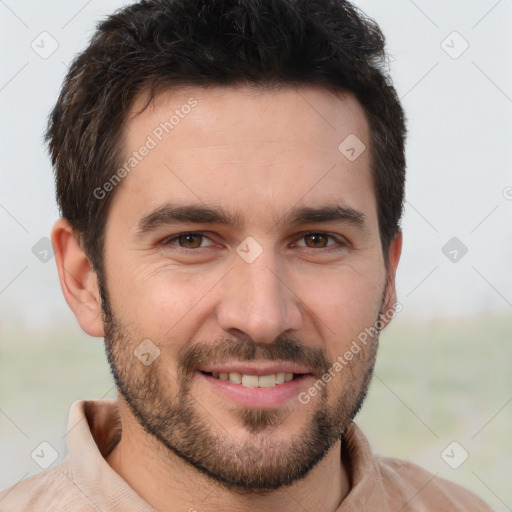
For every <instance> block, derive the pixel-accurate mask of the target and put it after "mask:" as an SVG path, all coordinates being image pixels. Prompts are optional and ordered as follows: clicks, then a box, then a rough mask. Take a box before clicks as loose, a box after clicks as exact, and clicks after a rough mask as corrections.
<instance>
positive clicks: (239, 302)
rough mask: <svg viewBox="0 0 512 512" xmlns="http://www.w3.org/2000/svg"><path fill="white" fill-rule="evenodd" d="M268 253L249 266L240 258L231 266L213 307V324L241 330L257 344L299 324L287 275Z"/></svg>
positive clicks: (296, 303) (297, 303)
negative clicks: (219, 297) (217, 302)
mask: <svg viewBox="0 0 512 512" xmlns="http://www.w3.org/2000/svg"><path fill="white" fill-rule="evenodd" d="M268 252H270V251H268ZM268 252H267V251H264V252H263V254H262V255H261V256H260V257H259V258H257V259H256V260H255V261H253V262H252V263H247V262H245V261H243V260H241V259H240V260H239V261H237V262H236V263H235V267H234V268H233V269H232V270H231V272H229V273H228V275H227V276H226V278H225V279H224V282H223V287H222V297H221V299H220V303H219V305H218V308H217V321H218V323H219V326H220V327H221V328H222V329H223V330H224V331H225V332H232V331H233V330H237V331H241V332H243V333H245V334H247V335H249V336H250V337H251V338H252V339H253V340H254V341H255V342H260V343H271V342H272V341H274V340H275V339H276V338H277V337H278V336H279V335H280V334H282V333H284V332H286V331H294V330H298V329H300V327H301V326H302V322H303V318H302V308H301V307H300V302H301V301H300V298H299V297H298V296H297V295H296V292H295V291H294V289H293V288H294V286H293V283H292V282H291V278H290V274H289V273H288V274H287V273H285V272H284V271H283V265H281V266H278V265H277V264H276V262H275V258H274V256H267V254H268Z"/></svg>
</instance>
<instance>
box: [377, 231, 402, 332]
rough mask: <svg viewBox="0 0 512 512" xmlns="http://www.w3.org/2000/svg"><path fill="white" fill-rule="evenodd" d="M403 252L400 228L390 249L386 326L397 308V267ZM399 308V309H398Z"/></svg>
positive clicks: (385, 312)
mask: <svg viewBox="0 0 512 512" xmlns="http://www.w3.org/2000/svg"><path fill="white" fill-rule="evenodd" d="M401 254H402V232H401V231H400V230H399V231H398V232H397V233H396V235H395V236H394V237H393V240H392V241H391V243H390V244H389V249H388V265H387V268H386V294H385V298H384V302H383V305H382V311H381V321H382V323H383V325H384V327H385V326H387V325H388V324H389V322H390V321H391V319H392V317H393V313H394V311H395V309H397V308H396V284H395V277H396V269H397V267H398V262H399V261H400V255H401ZM397 310H398V309H397Z"/></svg>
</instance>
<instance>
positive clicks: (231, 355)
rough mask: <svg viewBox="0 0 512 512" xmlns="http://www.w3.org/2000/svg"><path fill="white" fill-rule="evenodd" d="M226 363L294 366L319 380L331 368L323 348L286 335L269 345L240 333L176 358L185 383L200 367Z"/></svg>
mask: <svg viewBox="0 0 512 512" xmlns="http://www.w3.org/2000/svg"><path fill="white" fill-rule="evenodd" d="M228 360H229V361H232V360H236V361H255V360H266V361H280V362H291V363H297V364H300V365H301V366H304V367H305V368H308V371H309V372H310V373H312V374H313V375H315V376H317V377H319V378H320V377H321V376H322V375H324V374H325V373H326V372H327V371H328V370H329V368H330V367H331V366H332V364H331V362H330V361H329V359H328V357H327V354H326V352H325V350H324V349H323V348H316V347H307V346H306V345H304V344H303V343H301V342H300V341H298V340H297V339H295V338H292V337H290V336H288V335H286V334H282V335H279V336H278V337H277V338H276V339H275V340H274V341H272V342H271V343H261V342H256V341H254V340H253V339H252V338H251V337H250V336H248V335H245V334H243V333H241V334H240V335H239V336H237V337H229V338H225V339H222V340H219V341H217V342H215V343H198V344H196V345H194V346H193V347H190V348H189V349H187V350H185V351H184V352H182V353H181V354H179V356H178V372H179V373H181V378H182V379H184V380H185V381H186V380H187V379H188V378H190V377H191V376H192V375H193V373H194V372H195V371H196V370H197V368H198V367H199V366H200V365H202V364H204V363H212V362H218V363H222V362H225V361H228Z"/></svg>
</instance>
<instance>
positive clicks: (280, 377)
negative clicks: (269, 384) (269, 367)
mask: <svg viewBox="0 0 512 512" xmlns="http://www.w3.org/2000/svg"><path fill="white" fill-rule="evenodd" d="M292 375H293V374H292ZM284 379H285V377H284V373H276V384H284Z"/></svg>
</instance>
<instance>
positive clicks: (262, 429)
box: [100, 286, 384, 494]
mask: <svg viewBox="0 0 512 512" xmlns="http://www.w3.org/2000/svg"><path fill="white" fill-rule="evenodd" d="M100 293H101V297H102V311H103V322H104V328H105V348H106V354H107V358H108V361H109V364H110V369H111V372H112V375H113V377H114V380H115V383H116V386H117V389H118V392H119V393H120V395H121V396H122V398H123V399H124V401H125V402H126V404H127V405H128V407H129V409H130V411H131V413H132V414H133V416H134V417H135V418H136V419H137V421H138V422H139V424H140V425H141V426H142V428H143V429H144V430H145V431H146V432H147V433H148V434H149V435H151V436H153V438H154V439H155V440H157V442H158V443H160V445H161V446H162V447H165V449H167V450H168V451H169V452H172V453H169V452H168V453H169V455H170V456H175V455H176V456H178V457H180V458H181V459H183V460H185V461H186V462H188V463H189V464H191V465H192V466H193V467H194V468H196V469H197V470H198V471H199V472H201V473H202V474H203V475H206V476H207V477H209V478H210V479H212V480H213V481H214V482H216V483H217V484H220V485H221V486H223V487H225V488H229V489H230V490H231V491H232V492H238V493H247V492H251V493H260V494H265V493H266V492H269V491H272V490H275V489H278V488H281V487H284V486H289V485H291V484H293V483H294V482H296V481H297V480H300V479H302V478H304V477H305V476H306V475H308V474H309V473H310V472H311V470H312V469H313V468H314V467H315V466H316V465H317V464H318V463H319V462H320V461H321V460H322V459H323V458H324V457H325V456H326V455H327V453H328V452H329V450H330V449H331V448H332V447H333V445H334V444H335V443H336V442H337V441H339V440H341V439H342V437H343V432H344V431H345V430H346V428H347V427H348V426H349V424H350V423H351V421H352V419H353V418H354V417H355V416H356V414H357V413H358V411H359V409H360V408H361V406H362V404H363V402H364V399H365V397H366V395H367V391H368V387H369V384H370V381H371V377H372V374H373V368H374V364H375V357H376V353H377V345H378V336H377V337H375V338H374V339H373V340H372V342H371V343H369V344H368V345H367V346H366V347H365V348H364V349H363V350H361V352H360V358H359V361H358V364H357V365H356V364H352V365H351V366H347V367H345V368H343V369H342V371H341V375H338V378H343V377H342V376H343V375H344V376H345V377H344V378H345V382H344V383H343V387H342V393H341V394H340V396H338V397H337V399H336V400H335V402H334V404H333V405H330V403H331V402H332V399H330V394H331V393H332V392H331V391H330V386H327V385H325V386H318V387H319V394H318V395H317V397H316V400H315V401H313V400H312V401H311V403H312V407H310V408H309V410H308V411H307V414H306V417H307V423H306V425H305V426H304V427H303V429H302V432H301V434H300V435H294V436H290V439H289V440H286V441H284V440H282V437H283V436H282V429H286V418H287V416H288V415H289V414H293V411H294V409H296V408H297V407H305V406H304V405H302V404H300V405H298V404H295V403H293V404H292V405H288V406H287V407H284V408H279V409H273V410H270V409H268V410H263V409H255V408H234V409H233V408H232V409H230V410H229V412H228V411H226V414H228V413H231V414H234V415H235V416H236V419H237V421H238V423H239V424H240V425H241V428H242V429H245V430H246V431H247V432H248V435H247V440H246V441H244V442H237V441H235V439H234V438H233V436H232V435H231V434H230V433H229V432H228V431H227V430H226V429H225V428H223V427H222V425H220V424H219V423H218V422H216V421H214V419H213V418H212V417H211V416H209V414H208V410H207V407H206V406H205V404H203V403H201V401H200V400H198V399H197V397H195V396H194V392H193V390H192V384H193V380H194V378H197V374H196V372H195V370H196V368H197V365H198V363H199V362H201V361H216V360H217V361H219V360H223V358H228V357H229V358H231V359H235V360H240V361H251V360H280V361H293V362H297V363H300V364H303V365H305V366H306V367H307V368H311V369H312V372H311V373H312V374H313V375H315V376H317V377H318V380H316V382H319V381H320V380H321V376H322V375H325V374H326V373H327V372H328V371H329V369H330V368H332V367H333V361H330V360H329V359H328V358H327V356H326V353H325V350H323V349H318V348H308V347H306V346H305V345H304V344H301V343H300V342H298V341H297V340H295V339H293V338H289V337H285V336H279V337H278V338H276V340H274V341H273V342H272V343H271V344H264V343H256V342H254V341H252V340H251V339H250V338H249V337H246V336H243V337H240V338H226V339H224V340H220V341H218V342H216V343H213V344H212V343H208V344H195V345H194V346H192V347H191V348H189V349H187V350H186V351H184V352H183V353H181V354H180V356H179V357H178V361H177V369H176V374H175V375H174V376H173V375H172V374H171V372H170V371H169V369H167V368H165V367H164V366H163V365H162V364H161V361H162V360H163V359H164V358H162V357H159V358H157V359H156V360H155V361H153V363H152V364H151V365H150V366H145V365H144V364H142V363H141V361H140V360H139V359H138V358H137V357H135V355H134V349H135V347H137V345H138V344H139V343H140V339H139V338H138V337H135V336H133V335H131V334H130V332H129V329H128V328H127V327H126V326H125V325H124V324H123V323H122V322H120V321H119V320H118V318H117V316H116V315H115V313H114V312H113V311H112V308H111V304H110V301H109V299H108V297H107V294H106V290H105V289H104V288H103V287H102V286H100ZM383 296H384V295H383ZM382 303H383V301H382V302H381V304H382ZM379 316H380V315H379ZM161 349H163V350H165V348H164V345H161ZM355 360H356V358H354V360H353V361H355ZM173 395H174V396H173ZM205 417H206V419H205ZM280 429H281V430H280ZM278 431H279V432H280V434H281V435H280V436H279V437H280V439H277V437H278V436H276V435H274V434H276V432H278Z"/></svg>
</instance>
